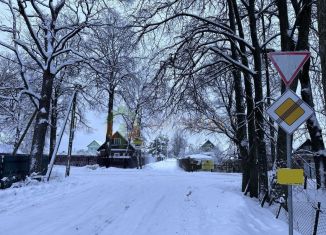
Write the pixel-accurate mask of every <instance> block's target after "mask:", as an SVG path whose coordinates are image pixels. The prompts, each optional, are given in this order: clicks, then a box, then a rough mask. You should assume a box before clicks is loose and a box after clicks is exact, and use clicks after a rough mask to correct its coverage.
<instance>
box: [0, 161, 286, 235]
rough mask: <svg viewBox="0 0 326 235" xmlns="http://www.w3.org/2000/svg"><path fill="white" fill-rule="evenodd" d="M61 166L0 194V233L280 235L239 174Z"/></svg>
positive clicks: (170, 167)
mask: <svg viewBox="0 0 326 235" xmlns="http://www.w3.org/2000/svg"><path fill="white" fill-rule="evenodd" d="M63 172H64V171H63V168H60V167H56V169H55V173H56V175H57V177H56V178H55V179H54V180H52V181H51V182H50V183H35V182H31V183H30V184H29V185H28V186H25V187H21V188H11V189H7V190H1V191H0V234H1V235H2V234H3V235H34V234H35V235H39V234H42V235H47V234H56V235H74V234H83V235H84V234H85V235H95V234H103V235H170V234H181V235H190V234H193V235H202V234H203V235H210V234H212V235H213V234H214V235H215V234H221V235H224V234H225V235H228V234H232V235H237V234H239V235H256V234H257V235H261V234H264V235H272V234H275V235H280V234H287V232H288V228H287V224H285V223H284V222H282V221H280V220H276V219H275V218H274V217H275V216H274V215H273V214H272V213H271V212H270V211H269V210H267V209H264V208H260V207H259V205H258V203H257V202H256V201H254V200H253V199H250V198H248V197H245V196H243V195H242V194H241V192H240V181H241V176H240V175H239V174H222V173H208V172H207V173H205V172H196V173H187V172H183V171H181V170H179V169H178V168H177V167H176V162H175V161H174V160H168V161H165V162H161V163H156V164H152V165H149V166H147V167H146V168H145V169H143V170H137V169H115V168H110V169H101V168H100V169H96V170H92V169H89V168H72V172H71V175H72V176H71V177H69V178H67V179H64V178H63V177H62V176H61V175H63Z"/></svg>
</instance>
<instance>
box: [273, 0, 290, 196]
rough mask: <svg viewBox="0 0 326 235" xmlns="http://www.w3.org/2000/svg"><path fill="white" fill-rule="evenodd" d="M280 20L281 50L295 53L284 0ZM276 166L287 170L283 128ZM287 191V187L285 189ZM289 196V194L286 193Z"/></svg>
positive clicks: (278, 139) (278, 3)
mask: <svg viewBox="0 0 326 235" xmlns="http://www.w3.org/2000/svg"><path fill="white" fill-rule="evenodd" d="M277 8H278V18H279V21H280V33H281V49H282V51H293V50H294V43H293V40H292V39H291V38H290V36H289V19H288V8H287V2H286V1H284V0H278V1H277ZM281 91H282V93H283V92H284V91H285V85H284V83H283V82H282V81H281ZM276 157H277V159H276V166H277V167H279V168H285V167H286V166H287V165H286V162H287V160H286V158H287V157H286V133H285V131H283V129H282V128H278V134H277V153H276ZM284 190H287V187H284ZM286 195H287V193H286Z"/></svg>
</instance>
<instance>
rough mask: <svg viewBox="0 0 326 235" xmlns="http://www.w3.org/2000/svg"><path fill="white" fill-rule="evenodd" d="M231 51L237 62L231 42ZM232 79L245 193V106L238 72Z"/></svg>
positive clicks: (234, 29) (236, 55) (230, 17)
mask: <svg viewBox="0 0 326 235" xmlns="http://www.w3.org/2000/svg"><path fill="white" fill-rule="evenodd" d="M228 5H229V19H230V28H231V29H232V30H233V31H234V32H235V31H236V28H235V19H234V12H233V6H232V1H231V0H228ZM231 51H232V58H233V59H234V60H235V61H238V60H239V58H238V54H237V52H236V48H235V45H234V44H233V43H232V42H231ZM232 74H233V79H234V92H235V105H236V139H237V143H236V144H237V147H238V149H239V153H240V157H239V158H240V159H241V161H242V169H243V171H242V192H244V191H245V189H246V186H247V184H248V182H249V178H250V173H249V171H248V169H247V168H248V159H249V156H248V139H247V129H246V128H247V125H246V115H245V105H244V102H243V98H244V95H243V87H242V81H241V73H240V71H239V70H233V72H232Z"/></svg>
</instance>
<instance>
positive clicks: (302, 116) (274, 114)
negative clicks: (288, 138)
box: [267, 90, 314, 134]
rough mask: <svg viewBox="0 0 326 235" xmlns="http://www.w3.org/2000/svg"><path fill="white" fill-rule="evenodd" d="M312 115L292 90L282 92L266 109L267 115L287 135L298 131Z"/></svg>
mask: <svg viewBox="0 0 326 235" xmlns="http://www.w3.org/2000/svg"><path fill="white" fill-rule="evenodd" d="M313 113H314V111H313V109H312V108H311V107H310V106H309V105H308V104H306V103H305V102H304V101H303V100H301V99H300V97H299V96H297V95H296V94H295V93H294V92H293V91H292V90H287V91H286V92H284V94H283V95H282V96H281V97H280V98H278V100H276V101H275V102H274V103H273V104H272V105H271V106H270V107H269V108H268V109H267V114H268V115H269V116H270V117H271V118H272V119H273V120H274V121H275V122H276V123H277V124H278V125H279V126H281V127H282V129H283V130H284V131H285V132H286V133H288V134H292V133H293V132H294V131H295V130H296V129H298V127H299V126H300V125H301V124H302V123H304V122H305V121H306V120H307V119H308V118H309V117H310V116H311V115H312V114H313Z"/></svg>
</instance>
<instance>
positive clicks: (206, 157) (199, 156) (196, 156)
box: [187, 153, 213, 160]
mask: <svg viewBox="0 0 326 235" xmlns="http://www.w3.org/2000/svg"><path fill="white" fill-rule="evenodd" d="M187 157H190V158H193V159H197V160H211V159H213V157H212V156H210V155H207V154H202V153H197V154H190V155H187Z"/></svg>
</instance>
